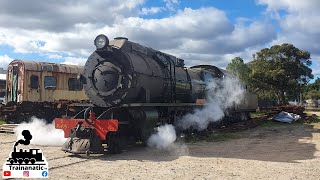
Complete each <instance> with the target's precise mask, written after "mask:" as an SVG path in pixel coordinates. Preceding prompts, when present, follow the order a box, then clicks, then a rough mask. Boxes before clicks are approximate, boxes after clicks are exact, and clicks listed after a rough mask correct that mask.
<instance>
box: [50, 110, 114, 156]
mask: <svg viewBox="0 0 320 180" xmlns="http://www.w3.org/2000/svg"><path fill="white" fill-rule="evenodd" d="M54 122H55V128H56V129H62V130H63V131H64V137H65V138H68V139H67V141H66V142H65V143H64V145H63V147H62V150H64V151H65V152H70V153H73V154H87V155H89V154H90V153H103V152H104V148H103V146H102V143H103V142H106V141H107V135H109V134H112V133H116V132H117V131H118V120H116V119H99V120H97V119H95V117H94V114H93V113H91V112H90V117H89V119H64V118H56V119H55V120H54Z"/></svg>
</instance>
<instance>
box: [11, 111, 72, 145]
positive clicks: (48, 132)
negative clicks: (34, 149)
mask: <svg viewBox="0 0 320 180" xmlns="http://www.w3.org/2000/svg"><path fill="white" fill-rule="evenodd" d="M23 130H29V131H30V133H31V135H32V139H31V142H30V144H34V145H44V146H61V145H63V143H64V142H66V140H67V139H66V138H64V132H63V131H62V130H61V129H55V127H54V125H53V124H47V123H46V122H45V120H42V119H38V118H35V117H32V118H31V121H30V122H29V123H25V122H24V123H21V124H19V125H18V126H17V127H16V128H15V129H14V131H15V134H16V135H17V139H23V136H22V134H21V133H22V131H23Z"/></svg>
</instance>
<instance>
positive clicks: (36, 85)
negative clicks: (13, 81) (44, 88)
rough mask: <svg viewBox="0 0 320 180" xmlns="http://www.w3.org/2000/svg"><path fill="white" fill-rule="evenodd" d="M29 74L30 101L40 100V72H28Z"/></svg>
mask: <svg viewBox="0 0 320 180" xmlns="http://www.w3.org/2000/svg"><path fill="white" fill-rule="evenodd" d="M28 75H29V85H28V87H29V89H28V101H32V102H37V101H40V93H41V92H40V91H41V87H40V82H41V81H40V75H41V74H40V72H32V71H30V73H28Z"/></svg>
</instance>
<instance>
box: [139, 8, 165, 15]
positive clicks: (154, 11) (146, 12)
mask: <svg viewBox="0 0 320 180" xmlns="http://www.w3.org/2000/svg"><path fill="white" fill-rule="evenodd" d="M163 10H164V8H163V7H151V8H142V9H141V11H140V13H139V14H141V15H151V14H157V13H159V12H161V11H163Z"/></svg>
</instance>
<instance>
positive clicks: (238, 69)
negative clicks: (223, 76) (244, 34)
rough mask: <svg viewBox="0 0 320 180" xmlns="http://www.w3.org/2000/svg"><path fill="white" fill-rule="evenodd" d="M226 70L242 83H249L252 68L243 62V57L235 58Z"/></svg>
mask: <svg viewBox="0 0 320 180" xmlns="http://www.w3.org/2000/svg"><path fill="white" fill-rule="evenodd" d="M226 70H227V71H228V72H230V73H231V74H232V75H234V76H236V77H238V78H239V79H240V80H241V81H242V82H244V83H246V84H248V83H249V74H250V71H251V70H250V68H249V66H248V65H247V64H245V63H244V62H243V59H242V58H241V57H235V58H233V59H232V60H231V62H230V63H229V64H228V66H227V68H226Z"/></svg>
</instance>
